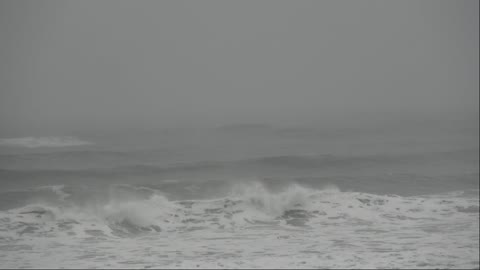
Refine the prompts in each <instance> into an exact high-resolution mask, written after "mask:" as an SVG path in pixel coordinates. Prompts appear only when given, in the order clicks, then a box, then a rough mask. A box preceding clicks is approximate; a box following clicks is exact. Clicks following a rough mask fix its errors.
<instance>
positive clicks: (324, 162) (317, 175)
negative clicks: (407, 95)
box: [0, 125, 479, 268]
mask: <svg viewBox="0 0 480 270" xmlns="http://www.w3.org/2000/svg"><path fill="white" fill-rule="evenodd" d="M478 178H479V145H478V130H468V129H448V128H446V129H440V128H432V127H422V128H418V129H404V130H402V129H400V128H398V129H337V130H335V129H331V130H330V129H320V128H316V127H274V126H269V125H232V126H221V127H216V128H204V129H202V128H196V129H194V128H192V129H188V128H185V129H165V130H155V131H145V130H144V131H128V132H117V133H113V132H110V133H99V134H88V133H85V134H67V135H65V134H61V135H55V136H51V135H49V136H31V137H5V138H2V139H0V268H479V183H478Z"/></svg>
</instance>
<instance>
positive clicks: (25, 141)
mask: <svg viewBox="0 0 480 270" xmlns="http://www.w3.org/2000/svg"><path fill="white" fill-rule="evenodd" d="M88 144H92V143H91V142H87V141H83V140H80V139H78V138H75V137H71V136H67V137H22V138H3V139H0V145H4V146H17V147H27V148H37V147H66V146H80V145H88Z"/></svg>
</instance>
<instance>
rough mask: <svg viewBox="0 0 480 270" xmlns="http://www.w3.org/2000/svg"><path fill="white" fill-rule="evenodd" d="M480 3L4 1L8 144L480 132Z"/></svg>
mask: <svg viewBox="0 0 480 270" xmlns="http://www.w3.org/2000/svg"><path fill="white" fill-rule="evenodd" d="M478 10H479V7H478V1H438V0H434V1H428V0H423V1H416V0H415V1H386V0H380V1H338V0H335V1H178V0H175V1H119V0H115V1H63V0H62V1H1V2H0V39H1V42H0V57H1V58H0V59H1V61H0V79H1V81H0V87H1V90H0V130H1V132H2V133H3V134H17V133H18V134H20V133H21V134H25V135H28V134H29V133H32V132H35V131H38V130H40V131H54V130H55V131H57V130H58V131H61V130H64V131H69V130H80V129H93V130H95V129H99V128H103V129H115V128H156V127H169V126H188V125H223V124H229V123H250V122H255V123H258V122H265V123H309V122H318V123H330V124H331V123H345V124H347V125H349V124H354V123H356V124H359V123H360V124H362V123H368V121H370V122H375V121H386V122H388V121H398V119H402V118H406V119H410V118H411V119H423V118H425V119H431V118H438V119H440V120H442V119H448V120H445V121H452V123H453V121H455V122H457V123H458V121H460V122H462V121H463V122H462V123H464V124H465V125H466V126H469V125H470V126H477V125H478V122H477V121H478V98H479V90H478V87H479V85H478V72H479V70H478V64H479V63H478V59H479V54H478V46H479V42H478V40H479V39H478V34H479V24H478V18H479V14H478Z"/></svg>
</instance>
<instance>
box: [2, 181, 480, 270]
mask: <svg viewBox="0 0 480 270" xmlns="http://www.w3.org/2000/svg"><path fill="white" fill-rule="evenodd" d="M458 207H464V208H468V207H470V208H472V209H473V208H475V207H476V209H478V197H477V198H466V197H464V196H462V194H461V193H451V194H440V195H438V196H437V195H431V196H415V197H401V196H394V195H374V194H366V193H358V192H340V191H338V190H336V189H335V188H330V189H327V190H311V189H307V188H304V187H301V186H290V187H288V188H285V189H284V190H282V191H277V192H271V191H269V190H268V189H266V188H265V187H264V186H262V185H260V184H252V185H246V186H240V187H236V188H235V189H234V190H233V191H232V194H231V195H230V196H228V197H226V198H219V199H212V200H191V201H169V200H168V199H167V198H166V197H164V196H162V195H160V194H153V195H151V196H150V197H148V198H133V197H132V198H131V199H129V200H125V198H124V197H122V198H120V197H114V196H113V197H112V198H110V200H109V201H108V202H107V203H106V204H101V205H95V206H92V207H86V208H81V209H75V208H68V209H65V208H61V207H51V206H46V205H30V206H28V207H23V208H19V209H14V210H10V211H8V212H1V215H0V236H1V237H3V238H0V242H1V241H4V240H2V239H14V240H8V241H16V242H9V243H8V244H6V245H4V246H8V245H12V246H13V247H17V246H22V245H24V246H28V247H31V248H32V250H28V249H26V250H21V251H19V250H15V249H12V250H2V252H3V254H2V255H4V257H2V267H12V268H19V267H21V266H24V264H23V263H29V264H31V267H34V268H48V267H52V266H53V267H56V268H58V267H67V268H71V267H74V268H79V267H86V268H92V267H97V268H144V267H151V268H478V261H479V256H478V248H479V246H478V237H479V236H478V225H479V223H478V211H476V212H475V211H458ZM298 208H300V209H303V210H305V211H308V212H309V213H317V214H314V215H312V216H311V217H309V218H308V221H307V225H308V226H305V227H296V228H293V227H292V226H284V225H285V224H281V223H268V224H267V225H261V224H263V223H261V224H260V225H259V223H258V222H256V221H259V220H260V221H271V222H274V221H276V220H277V217H278V216H279V215H281V214H282V212H284V211H288V210H291V209H298ZM22 213H23V214H22ZM40 213H43V214H40ZM37 215H40V216H41V217H37ZM70 219H75V220H76V221H77V222H78V223H74V224H73V225H72V224H69V225H68V226H72V228H71V229H69V230H66V231H64V230H63V229H62V228H57V229H56V226H58V224H59V223H61V224H65V223H66V222H67V223H68V221H69V220H70ZM246 220H248V221H246ZM122 222H126V223H127V225H133V226H138V227H151V226H158V227H160V228H161V231H156V230H150V231H147V232H146V233H145V234H141V235H134V236H135V237H136V239H135V240H134V241H133V240H132V238H130V237H121V236H118V235H116V234H112V233H111V232H112V230H115V226H116V225H115V224H119V223H122ZM272 224H273V225H272ZM28 226H32V227H36V228H37V227H38V228H40V229H38V230H37V231H35V232H34V233H28V232H26V233H24V232H25V230H26V229H28V228H29V227H28ZM120 226H121V225H120ZM52 228H53V231H52ZM112 228H113V229H112ZM94 230H99V231H101V232H103V233H104V234H105V235H106V236H105V237H104V238H92V235H91V233H89V232H88V231H94ZM69 232H70V233H71V232H73V233H75V235H74V236H71V235H69V234H68V233H69ZM46 235H47V236H48V237H45V236H46ZM5 241H7V240H5ZM10 243H14V244H10ZM86 247H88V248H86ZM46 251H48V252H51V253H49V254H50V255H49V256H42V254H44V255H45V254H46ZM79 252H80V253H79ZM89 254H90V255H89ZM91 254H95V259H93V257H88V256H93V255H91ZM19 256H20V257H19ZM52 256H53V257H55V256H57V257H56V258H53V257H52ZM18 258H21V260H19V259H18ZM47 258H48V259H47ZM54 263H55V264H54Z"/></svg>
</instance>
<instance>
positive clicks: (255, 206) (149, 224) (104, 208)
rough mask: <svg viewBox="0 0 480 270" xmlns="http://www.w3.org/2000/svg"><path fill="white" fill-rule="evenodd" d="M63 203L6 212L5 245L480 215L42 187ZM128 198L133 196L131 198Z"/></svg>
mask: <svg viewBox="0 0 480 270" xmlns="http://www.w3.org/2000/svg"><path fill="white" fill-rule="evenodd" d="M43 189H49V190H50V191H52V192H53V193H54V194H56V195H57V196H58V197H59V198H58V199H59V200H58V201H56V202H52V201H50V202H41V201H40V200H38V201H37V202H34V203H29V204H27V205H25V206H22V207H18V208H14V209H9V210H7V211H2V212H0V238H2V239H18V238H21V237H22V236H23V235H25V234H28V235H29V236H33V237H35V236H36V237H46V236H48V237H55V236H62V235H63V236H68V237H73V236H74V237H92V236H94V237H134V236H138V235H143V234H146V233H147V234H148V233H174V232H182V231H191V230H216V231H218V230H220V231H222V230H228V231H231V230H241V229H245V228H251V227H258V226H270V227H272V226H274V227H290V228H305V229H308V228H311V227H319V226H320V227H321V226H328V225H335V224H337V223H338V222H342V223H346V224H373V223H375V224H376V225H381V224H396V226H400V225H401V224H402V223H405V222H407V223H408V222H412V221H414V220H438V221H445V220H450V219H452V220H455V219H459V218H460V219H462V218H463V217H464V216H465V215H472V214H473V215H478V211H479V202H478V197H475V196H473V197H469V196H464V194H463V192H454V193H448V194H437V195H429V196H415V197H402V196H397V195H373V194H368V193H359V192H342V191H339V190H338V189H337V188H335V187H333V186H332V187H330V188H326V189H323V190H315V189H309V188H305V187H302V186H299V185H290V186H288V187H286V188H284V189H283V190H281V191H277V192H273V191H271V190H268V189H267V188H266V187H265V186H263V185H262V184H260V183H250V184H243V185H238V186H235V187H233V188H232V190H231V191H230V192H229V194H228V195H227V196H225V197H222V198H215V199H209V200H170V199H168V196H166V195H165V194H163V193H162V192H161V191H160V190H155V189H151V188H147V187H138V186H128V185H123V186H122V187H121V189H122V190H123V191H122V192H123V193H122V194H123V195H119V194H120V193H118V192H113V193H111V194H109V195H108V196H105V197H108V198H107V199H106V200H103V201H102V200H91V199H89V200H87V203H81V204H79V203H74V201H73V200H71V198H72V197H75V195H74V194H69V193H68V192H67V191H65V189H64V187H63V186H51V187H43ZM125 194H127V195H128V196H125Z"/></svg>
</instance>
